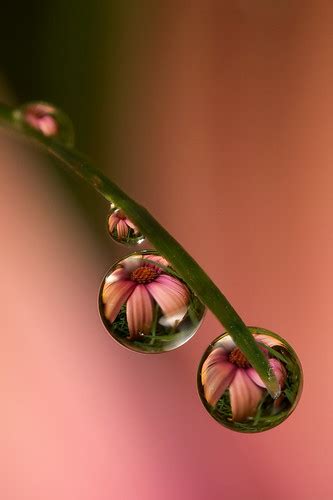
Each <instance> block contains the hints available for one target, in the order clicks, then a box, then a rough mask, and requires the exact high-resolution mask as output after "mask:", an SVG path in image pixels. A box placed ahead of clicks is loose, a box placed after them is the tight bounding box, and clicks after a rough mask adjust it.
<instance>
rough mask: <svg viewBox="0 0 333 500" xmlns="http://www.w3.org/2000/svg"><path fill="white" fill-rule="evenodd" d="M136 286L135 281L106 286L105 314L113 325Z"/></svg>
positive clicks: (104, 297)
mask: <svg viewBox="0 0 333 500" xmlns="http://www.w3.org/2000/svg"><path fill="white" fill-rule="evenodd" d="M135 286H136V284H135V283H134V282H133V281H123V280H121V281H116V282H114V283H111V284H105V285H104V288H103V294H102V299H103V302H104V304H105V307H104V314H105V316H106V318H107V319H108V320H109V321H110V322H111V323H112V322H113V321H114V320H115V319H116V317H117V314H118V313H119V311H120V308H121V306H122V305H123V304H124V303H125V302H126V300H127V299H128V297H129V296H130V295H131V293H132V292H133V289H134V288H135Z"/></svg>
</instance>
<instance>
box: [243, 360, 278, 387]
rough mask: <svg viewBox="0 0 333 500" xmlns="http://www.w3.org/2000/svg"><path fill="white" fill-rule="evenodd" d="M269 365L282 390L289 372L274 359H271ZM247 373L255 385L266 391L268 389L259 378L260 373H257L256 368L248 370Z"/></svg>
mask: <svg viewBox="0 0 333 500" xmlns="http://www.w3.org/2000/svg"><path fill="white" fill-rule="evenodd" d="M268 363H269V364H270V366H271V368H272V370H273V372H274V374H275V376H276V378H277V381H278V382H279V384H280V387H281V388H282V387H283V386H284V383H285V381H286V378H287V372H286V369H285V367H284V366H283V364H282V363H281V362H280V361H279V360H278V359H274V358H271V359H269V360H268ZM246 373H247V375H248V376H249V377H250V379H251V380H252V381H253V382H254V383H255V384H257V385H259V387H263V388H264V389H266V385H265V384H264V383H263V381H262V380H261V378H260V377H259V375H258V373H257V372H256V371H255V369H254V368H248V369H247V370H246Z"/></svg>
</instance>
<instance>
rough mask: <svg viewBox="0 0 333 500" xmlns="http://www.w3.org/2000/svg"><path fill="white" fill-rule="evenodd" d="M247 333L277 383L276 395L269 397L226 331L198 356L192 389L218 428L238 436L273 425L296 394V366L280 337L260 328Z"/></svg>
mask: <svg viewBox="0 0 333 500" xmlns="http://www.w3.org/2000/svg"><path fill="white" fill-rule="evenodd" d="M249 329H250V331H251V333H252V334H253V336H254V338H255V340H256V342H257V343H258V344H259V345H260V347H261V349H262V351H263V353H264V355H265V356H266V357H267V360H268V362H269V364H270V368H271V371H272V372H273V373H274V375H275V377H276V378H277V380H278V382H279V384H280V388H281V393H280V396H279V397H278V398H277V399H273V398H272V397H271V396H270V394H269V393H268V391H267V389H266V387H265V385H264V384H263V382H262V380H261V378H260V377H259V375H258V374H257V372H256V371H255V370H254V369H253V368H252V367H251V365H250V364H249V362H248V361H247V359H246V357H245V356H244V354H243V353H242V352H241V351H240V349H239V348H238V347H237V346H236V345H235V343H234V342H233V340H232V338H231V336H230V335H229V334H228V333H224V334H223V335H221V336H220V337H218V338H216V339H215V340H214V341H213V342H212V343H211V344H210V345H209V347H208V349H207V350H206V352H205V353H204V355H203V357H202V360H201V362H200V365H199V370H198V391H199V395H200V398H201V401H202V403H203V404H204V406H205V408H206V410H207V411H208V412H209V413H210V415H211V416H212V417H213V418H215V420H217V421H218V422H219V423H220V424H222V425H223V426H225V427H228V428H229V429H231V430H234V431H238V432H261V431H265V430H268V429H271V428H273V427H275V426H277V425H279V424H280V423H281V422H283V421H284V420H285V419H286V418H287V417H289V415H290V414H291V413H292V412H293V410H294V409H295V407H296V405H297V403H298V400H299V397H300V394H301V390H302V368H301V365H300V362H299V360H298V358H297V355H296V353H295V352H294V350H293V349H292V348H291V347H290V346H289V344H288V343H287V342H286V341H285V340H283V339H282V338H281V337H279V336H278V335H276V334H275V333H272V332H270V331H268V330H264V329H263V328H256V327H250V328H249Z"/></svg>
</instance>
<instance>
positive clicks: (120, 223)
mask: <svg viewBox="0 0 333 500" xmlns="http://www.w3.org/2000/svg"><path fill="white" fill-rule="evenodd" d="M108 229H109V233H110V236H111V238H112V239H113V240H114V241H116V242H117V243H122V244H125V245H139V244H140V243H142V242H143V241H144V240H145V237H144V236H143V235H142V233H141V232H140V231H139V230H138V228H137V227H136V226H135V225H134V224H133V222H131V221H130V219H128V217H126V215H125V214H124V212H123V211H122V210H121V209H120V208H116V207H113V206H112V205H111V214H110V215H109V218H108Z"/></svg>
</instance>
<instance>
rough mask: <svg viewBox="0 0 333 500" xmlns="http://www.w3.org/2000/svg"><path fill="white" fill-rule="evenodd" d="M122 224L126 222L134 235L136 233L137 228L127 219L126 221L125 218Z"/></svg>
mask: <svg viewBox="0 0 333 500" xmlns="http://www.w3.org/2000/svg"><path fill="white" fill-rule="evenodd" d="M124 222H126V224H127V225H128V227H130V228H131V229H133V231H134V232H135V233H137V232H138V228H137V227H136V226H135V225H134V224H133V222H132V221H130V220H129V219H127V217H126V219H124Z"/></svg>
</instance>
